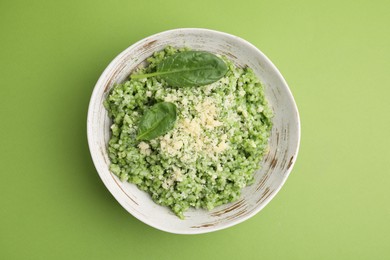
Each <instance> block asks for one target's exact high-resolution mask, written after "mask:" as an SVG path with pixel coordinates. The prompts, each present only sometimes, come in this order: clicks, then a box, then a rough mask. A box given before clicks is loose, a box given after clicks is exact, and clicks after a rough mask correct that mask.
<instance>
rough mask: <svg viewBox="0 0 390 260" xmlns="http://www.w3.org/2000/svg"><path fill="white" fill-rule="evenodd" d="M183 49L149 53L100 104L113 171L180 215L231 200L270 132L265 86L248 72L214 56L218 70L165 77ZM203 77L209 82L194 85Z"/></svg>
mask: <svg viewBox="0 0 390 260" xmlns="http://www.w3.org/2000/svg"><path fill="white" fill-rule="evenodd" d="M186 52H189V50H187V49H175V48H173V47H166V48H165V49H164V50H162V51H159V52H156V53H154V55H153V56H152V57H150V58H148V59H147V62H146V64H147V65H145V66H144V67H142V68H138V69H137V70H135V71H134V72H133V74H132V75H131V77H129V79H128V80H127V81H125V82H123V83H121V84H117V85H115V86H114V87H113V89H112V90H111V92H110V93H109V95H108V97H107V98H106V100H105V102H104V106H105V107H106V109H107V110H108V112H109V116H110V117H111V119H112V125H111V132H112V136H111V139H110V141H109V144H108V151H109V157H110V160H111V164H110V170H111V172H113V173H114V174H115V175H117V176H118V177H119V178H120V179H121V180H122V181H128V182H130V183H133V184H135V185H137V186H138V188H139V189H141V190H144V191H146V192H147V193H149V194H150V196H151V198H152V199H153V200H154V201H155V202H156V203H158V204H160V205H163V206H167V207H169V208H170V209H171V210H172V211H173V212H174V213H175V214H176V215H177V216H178V217H180V218H184V212H185V211H186V210H187V209H189V208H190V207H194V208H204V209H208V210H211V209H213V208H214V207H216V206H219V205H222V204H225V203H229V202H232V201H235V200H237V199H238V198H239V196H240V193H241V190H242V188H244V187H245V186H247V185H250V184H252V183H253V181H254V173H255V171H256V170H257V169H259V167H260V161H261V160H262V157H263V155H264V154H266V153H267V151H268V139H269V136H270V131H271V127H272V120H271V118H272V111H271V109H270V108H269V106H268V104H267V100H266V99H265V96H264V89H263V86H262V84H261V82H260V81H259V79H258V78H257V77H256V76H255V74H254V73H253V71H252V70H251V69H250V68H240V67H236V66H235V65H234V64H233V62H231V61H230V60H228V59H227V58H226V57H219V56H218V57H217V56H216V55H213V56H215V57H216V59H219V60H220V61H218V60H216V59H214V60H212V61H211V63H212V64H214V65H215V64H216V65H215V66H219V68H222V69H221V70H220V71H217V72H215V71H211V72H210V71H206V72H197V74H193V73H192V72H191V73H192V74H191V75H190V76H188V77H187V78H190V81H191V80H192V81H191V82H190V83H189V84H184V83H181V82H183V79H184V78H185V75H184V76H183V75H181V74H180V75H176V76H178V77H176V78H178V79H172V77H171V78H169V77H166V76H165V77H164V75H166V74H168V73H169V68H172V66H173V65H172V64H170V66H171V67H169V68H168V69H167V66H166V64H167V63H169V62H172V61H175V62H177V61H178V60H179V59H180V57H181V56H177V55H180V54H182V56H183V57H182V59H183V60H185V59H187V57H184V56H185V55H187V53H186ZM194 53H195V54H194ZM194 53H193V54H191V55H193V56H194V55H195V56H196V55H198V54H197V53H196V52H194ZM175 55H176V56H175ZM199 55H207V53H204V52H203V53H201V54H199ZM199 55H198V56H199ZM210 55H211V54H210ZM187 56H188V55H187ZM195 56H194V57H195ZM198 56H196V57H198ZM170 57H171V58H170ZM201 58H202V57H201ZM206 58H209V57H206ZM169 59H170V60H169ZM194 59H195V60H196V59H197V60H201V59H200V58H194ZM194 59H192V60H191V61H190V62H191V64H192V65H191V64H190V65H191V66H193V61H194ZM187 61H188V59H187ZM221 61H222V63H223V64H222V63H221ZM161 64H163V65H161ZM174 65H175V64H174ZM176 65H177V64H176ZM187 65H188V64H187ZM187 65H186V64H184V65H182V66H183V67H186V68H187V67H188V66H187ZM214 65H213V66H214ZM221 66H222V67H221ZM224 66H225V68H226V69H225V70H223V69H224ZM213 68H214V67H213ZM159 71H160V72H159ZM166 71H168V72H166ZM177 71H178V70H175V72H177ZM159 73H160V74H161V75H158V74H159ZM180 73H182V72H180ZM207 73H208V74H207ZM218 73H219V74H218ZM206 74H207V75H206ZM211 74H212V75H211ZM142 75H146V76H145V77H143V76H142ZM148 75H149V76H148ZM204 75H206V76H205V77H212V78H213V77H214V78H213V82H212V83H210V82H208V81H207V80H206V81H204V82H205V83H204V84H199V85H197V82H199V81H198V79H202V78H201V77H203V76H204ZM210 75H211V76H210ZM191 77H192V78H194V79H195V80H193V79H192V78H191ZM175 80H176V81H175ZM172 82H173V83H172ZM187 82H188V80H187ZM191 84H192V85H191Z"/></svg>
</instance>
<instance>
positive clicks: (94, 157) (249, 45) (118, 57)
mask: <svg viewBox="0 0 390 260" xmlns="http://www.w3.org/2000/svg"><path fill="white" fill-rule="evenodd" d="M178 31H182V32H183V31H186V32H195V33H201V32H207V33H212V34H215V35H221V36H223V37H226V38H229V39H232V40H236V41H239V42H240V43H241V44H243V45H244V46H245V48H250V49H252V51H254V52H255V53H256V54H257V55H259V56H261V57H262V58H263V59H264V60H265V61H266V62H267V63H268V64H269V66H270V67H271V68H272V70H273V72H274V73H275V76H277V77H278V78H279V80H280V81H281V82H282V84H283V85H284V86H285V88H286V93H287V95H288V98H289V99H290V100H291V102H292V105H293V106H292V108H293V109H294V110H295V112H296V113H295V114H296V117H297V121H296V127H297V136H296V139H297V140H296V148H295V150H294V151H293V154H294V159H293V160H292V162H291V167H289V168H288V169H286V171H285V174H284V175H283V177H282V180H281V182H280V184H279V185H278V186H277V187H276V188H275V192H273V193H272V194H271V195H270V196H269V197H268V198H266V199H265V200H264V202H263V203H262V204H261V205H259V206H257V207H255V208H254V210H253V211H252V212H251V213H250V214H247V215H245V216H243V217H241V218H238V219H235V220H232V221H230V222H228V223H226V224H225V225H222V226H215V227H213V228H210V229H209V228H208V229H189V230H183V231H182V232H179V231H177V230H175V231H172V230H170V229H169V228H164V227H160V226H158V225H157V224H156V223H154V222H153V221H150V220H148V219H145V218H142V216H139V215H138V214H136V213H135V212H132V211H131V210H130V209H129V208H128V207H126V205H125V203H124V202H123V201H122V199H120V198H119V196H118V195H116V194H115V193H114V192H112V189H114V188H113V187H111V186H110V185H108V183H107V182H106V181H105V179H104V178H103V176H102V174H103V173H101V171H100V170H99V169H98V167H97V165H98V164H97V160H98V158H97V155H96V154H95V153H93V152H92V151H93V149H92V148H93V142H92V139H93V137H92V136H93V132H92V127H91V119H92V117H93V110H92V107H93V104H94V100H95V99H96V96H97V93H98V89H99V86H100V85H101V84H102V82H103V79H104V78H105V76H106V75H107V74H109V72H110V71H111V70H112V69H113V67H114V66H115V64H117V63H118V61H120V60H121V58H122V56H123V55H124V54H125V53H127V52H128V51H129V50H131V49H132V48H134V47H136V46H137V45H139V44H141V43H143V42H145V41H148V40H150V39H151V38H159V37H161V36H164V35H166V34H171V33H173V32H178ZM87 140H88V148H89V151H90V155H91V158H92V161H93V164H94V167H95V169H96V171H97V173H98V174H99V177H100V179H101V180H102V181H103V183H104V186H105V187H106V188H107V189H108V190H109V191H110V193H111V194H112V196H114V198H115V199H116V201H117V202H118V203H119V204H120V205H121V206H122V207H123V208H124V209H126V211H127V212H129V213H130V214H131V215H132V216H134V217H135V218H137V219H138V220H140V221H141V222H143V223H145V224H147V225H149V226H151V227H154V228H156V229H158V230H161V231H165V232H168V233H174V234H186V235H190V234H203V233H209V232H214V231H218V230H222V229H226V228H229V227H232V226H234V225H237V224H239V223H242V222H244V221H245V220H247V219H249V218H251V217H253V216H254V215H256V214H257V213H258V212H260V211H261V210H262V209H263V208H264V207H265V206H266V205H268V203H269V202H270V201H271V200H272V199H273V198H274V197H275V196H276V194H278V192H279V191H280V189H281V188H282V187H283V185H284V184H285V182H286V181H287V178H288V177H289V175H290V173H291V171H292V169H293V168H294V165H295V162H296V160H297V157H298V152H299V148H300V140H301V123H300V116H299V111H298V107H297V104H296V102H295V99H294V97H293V95H292V92H291V90H290V88H289V86H288V84H287V82H286V80H285V79H284V77H283V76H282V74H281V73H280V71H279V70H278V68H277V67H276V66H275V65H274V64H273V62H272V61H271V60H270V59H269V58H268V57H267V56H266V55H265V54H264V53H263V52H262V51H260V50H259V49H258V48H257V47H256V46H255V45H253V44H252V43H250V42H248V41H247V40H245V39H243V38H241V37H239V36H235V35H232V34H229V33H226V32H221V31H217V30H212V29H206V28H176V29H170V30H165V31H161V32H159V33H155V34H152V35H149V36H147V37H144V38H142V39H141V40H138V41H137V42H135V43H133V44H131V45H130V46H129V47H127V48H126V49H124V50H123V51H121V52H120V53H119V54H118V55H116V56H115V58H114V59H113V60H112V61H111V62H110V63H109V64H108V66H107V67H106V68H105V69H104V71H103V72H102V73H101V74H100V76H99V79H98V81H97V82H96V84H95V86H94V88H93V91H92V95H91V98H90V101H89V105H88V115H87Z"/></svg>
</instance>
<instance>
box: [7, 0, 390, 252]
mask: <svg viewBox="0 0 390 260" xmlns="http://www.w3.org/2000/svg"><path fill="white" fill-rule="evenodd" d="M389 12H390V1H387V0H383V1H379V0H378V1H375V0H372V1H356V0H355V1H352V0H351V1H343V0H332V1H309V0H306V1H287V0H286V1H281V0H278V1H275V0H274V1H271V0H268V1H261V0H257V1H254V0H253V1H211V0H207V1H205V0H199V1H194V0H193V1H183V0H182V1H179V0H177V1H173V0H165V1H129V0H128V1H76V0H71V1H43V0H40V1H1V2H0V33H1V34H0V35H1V38H0V73H1V74H0V76H1V77H0V82H1V83H0V84H1V88H0V100H1V101H0V118H1V125H0V136H1V138H0V172H1V178H2V179H1V182H0V259H354V260H355V259H390V249H388V246H389V243H390V224H389V221H390V209H389V198H390V191H389V186H390V175H389V174H390V170H389V168H390V167H389V166H390V138H389V133H390V116H389V112H390V104H389V95H390V91H389V88H390V72H389V69H390V16H389ZM179 27H203V28H210V29H215V30H220V31H224V32H227V33H231V34H235V35H238V36H240V37H242V38H244V39H246V40H248V41H250V42H251V43H253V44H254V45H256V46H257V47H258V48H260V49H261V50H262V51H263V52H264V53H265V54H266V55H267V56H268V57H269V58H270V59H271V60H272V61H273V62H274V63H275V65H276V66H277V67H278V68H279V69H280V71H281V72H282V74H283V75H284V76H285V78H286V80H287V82H288V83H289V85H290V88H291V90H292V92H293V94H294V97H295V99H296V102H297V104H298V107H299V110H300V115H301V121H302V140H301V149H300V153H299V156H298V160H297V163H296V165H295V167H294V169H293V171H292V174H291V175H290V177H289V179H288V181H287V183H286V185H285V186H284V187H283V189H282V190H281V191H280V193H279V194H278V195H277V196H276V197H275V199H274V200H272V202H271V203H270V204H269V205H268V206H267V207H266V208H265V209H264V210H263V211H261V212H260V213H259V214H258V215H256V216H255V217H253V218H251V219H250V220H248V221H246V222H244V223H241V224H239V225H237V226H234V227H232V228H228V229H225V230H222V231H218V232H215V233H209V234H204V235H195V236H183V235H174V234H169V233H165V232H162V231H159V230H156V229H153V228H151V227H149V226H147V225H145V224H143V223H142V222H140V221H138V220H137V219H135V218H134V217H132V216H131V215H130V214H128V213H127V212H126V211H125V210H124V209H123V208H122V207H121V206H120V205H119V204H118V203H117V202H116V200H115V199H114V198H113V197H112V196H111V194H110V193H109V192H108V191H107V190H106V188H105V186H104V185H103V183H102V181H101V180H100V178H99V177H98V174H97V172H96V170H95V168H94V166H93V164H92V160H91V158H90V155H89V150H88V146H87V139H86V117H87V108H88V102H89V98H90V95H91V92H92V89H93V87H94V84H95V83H96V81H97V79H98V78H99V75H100V74H101V73H102V71H103V70H104V68H105V67H106V66H107V65H108V63H109V62H110V61H111V60H112V59H113V58H114V57H115V56H116V55H117V54H118V53H119V52H121V51H122V50H124V49H125V48H127V47H128V46H129V45H131V44H133V43H134V42H136V41H138V40H140V39H142V38H144V37H146V36H149V35H151V34H154V33H157V32H160V31H163V30H167V29H173V28H179Z"/></svg>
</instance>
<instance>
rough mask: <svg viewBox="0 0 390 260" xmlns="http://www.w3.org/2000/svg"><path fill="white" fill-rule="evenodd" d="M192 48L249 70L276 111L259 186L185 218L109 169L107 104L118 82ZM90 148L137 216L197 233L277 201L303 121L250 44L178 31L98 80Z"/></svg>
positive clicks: (122, 59) (150, 40)
mask: <svg viewBox="0 0 390 260" xmlns="http://www.w3.org/2000/svg"><path fill="white" fill-rule="evenodd" d="M167 45H171V46H174V47H184V46H186V47H190V48H191V49H194V50H205V51H209V52H212V53H217V54H222V55H226V56H227V57H228V58H229V59H231V60H232V61H233V62H235V64H236V65H238V66H249V67H250V68H252V69H253V70H254V72H255V74H256V75H257V76H258V77H259V78H260V80H261V81H262V82H263V84H264V85H265V95H266V97H267V99H268V101H269V104H270V106H271V108H272V110H273V111H274V118H273V128H272V133H271V137H270V143H269V144H270V150H269V153H268V155H266V156H265V157H264V159H263V161H262V162H261V169H260V170H259V171H257V172H256V173H255V182H254V184H252V185H251V186H248V187H246V188H244V189H243V191H242V195H241V197H240V199H239V200H238V201H236V202H233V203H230V204H226V205H223V206H219V207H217V208H215V209H214V210H211V211H206V210H202V209H198V210H195V209H190V210H189V211H187V212H186V213H185V219H184V220H181V219H179V218H178V217H177V216H176V215H174V214H173V213H172V212H171V211H170V209H169V208H167V207H162V206H159V205H157V204H156V203H154V202H153V201H152V199H151V198H150V196H149V195H148V194H147V193H145V192H143V191H141V190H139V189H138V188H137V187H136V186H135V185H133V184H131V183H127V182H121V181H120V180H119V179H118V178H117V177H116V176H115V175H114V174H113V173H111V172H110V171H109V164H110V161H109V158H108V155H107V143H108V140H109V138H110V125H111V121H110V118H109V117H108V113H107V111H106V109H105V108H104V107H103V100H104V99H105V98H106V97H107V95H108V93H109V90H110V89H111V88H112V87H113V86H114V84H115V83H121V82H123V81H125V80H126V79H127V77H128V76H129V74H130V73H131V71H132V70H133V69H134V68H136V67H137V66H138V65H140V63H142V62H143V61H144V60H145V59H146V58H147V57H149V56H151V55H152V54H153V53H154V52H156V51H159V50H161V49H163V48H164V47H165V46H167ZM87 134H88V144H89V148H90V152H91V155H92V159H93V162H94V164H95V167H96V170H97V172H98V173H99V175H100V177H101V179H102V181H103V183H104V184H105V185H106V187H107V189H108V190H109V191H110V192H111V193H112V195H113V196H114V197H115V198H116V200H117V201H118V202H119V203H120V204H121V205H122V206H123V207H124V208H125V209H126V210H127V211H128V212H129V213H131V214H132V215H133V216H134V217H136V218H137V219H139V220H141V221H143V222H144V223H146V224H148V225H150V226H152V227H155V228H157V229H160V230H163V231H167V232H171V233H178V234H198V233H206V232H211V231H216V230H220V229H224V228H227V227H231V226H233V225H236V224H238V223H240V222H243V221H244V220H246V219H248V218H250V217H252V216H254V215H255V214H256V213H258V212H259V211H260V210H261V209H263V208H264V207H265V206H266V205H267V204H268V203H269V202H270V201H271V200H272V198H274V196H275V195H276V193H277V192H278V191H279V190H280V188H281V187H282V186H283V184H284V183H285V181H286V179H287V177H288V176H289V174H290V172H291V169H292V168H293V165H294V163H295V160H296V158H297V153H298V148H299V140H300V121H299V115H298V110H297V107H296V104H295V102H294V98H293V96H292V94H291V92H290V90H289V88H288V86H287V83H286V81H285V80H284V79H283V77H282V75H281V74H280V72H279V71H278V69H277V68H276V67H275V65H273V64H272V62H271V61H270V60H269V59H268V58H267V57H266V56H265V55H264V54H263V53H262V52H261V51H259V50H258V49H257V48H256V47H255V46H253V45H252V44H250V43H249V42H247V41H245V40H243V39H241V38H239V37H236V36H233V35H230V34H227V33H222V32H218V31H212V30H207V29H175V30H170V31H165V32H161V33H158V34H155V35H152V36H150V37H147V38H145V39H143V40H141V41H139V42H137V43H135V44H133V45H132V46H130V47H129V48H127V49H126V50H124V51H123V52H122V53H120V54H119V55H118V56H117V57H116V58H115V59H114V60H113V61H112V62H111V63H110V64H109V66H108V67H107V68H106V69H105V71H104V72H103V74H102V75H101V77H100V78H99V80H98V82H97V84H96V86H95V88H94V90H93V93H92V97H91V100H90V104H89V110H88V120H87Z"/></svg>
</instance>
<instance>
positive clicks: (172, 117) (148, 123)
mask: <svg viewBox="0 0 390 260" xmlns="http://www.w3.org/2000/svg"><path fill="white" fill-rule="evenodd" d="M175 122H176V105H175V104H173V103H170V102H161V103H157V104H155V105H153V106H152V107H151V108H150V109H149V110H147V111H146V112H145V114H144V115H143V116H142V118H141V120H140V123H139V125H138V135H137V140H152V139H154V138H156V137H159V136H161V135H164V134H166V133H167V132H168V131H170V130H172V129H173V127H174V125H175Z"/></svg>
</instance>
